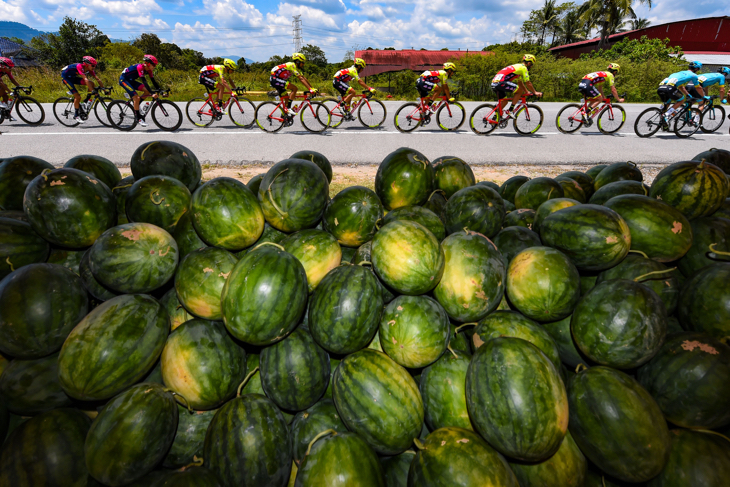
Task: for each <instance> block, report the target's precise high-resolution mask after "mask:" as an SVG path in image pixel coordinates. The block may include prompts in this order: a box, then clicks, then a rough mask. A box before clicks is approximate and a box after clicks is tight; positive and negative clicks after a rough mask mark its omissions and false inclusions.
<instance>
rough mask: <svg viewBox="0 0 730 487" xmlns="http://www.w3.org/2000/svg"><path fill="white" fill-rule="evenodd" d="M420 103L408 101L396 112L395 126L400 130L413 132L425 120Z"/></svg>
mask: <svg viewBox="0 0 730 487" xmlns="http://www.w3.org/2000/svg"><path fill="white" fill-rule="evenodd" d="M422 117H423V116H422V114H421V111H420V110H419V107H418V103H406V104H404V105H402V106H401V107H400V108H399V109H398V111H396V112H395V128H396V129H398V131H399V132H403V133H406V134H407V133H408V132H413V131H414V130H416V129H417V128H418V126H419V125H421V123H422V122H423V118H422Z"/></svg>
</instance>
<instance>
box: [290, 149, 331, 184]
mask: <svg viewBox="0 0 730 487" xmlns="http://www.w3.org/2000/svg"><path fill="white" fill-rule="evenodd" d="M289 159H303V160H305V161H309V162H313V163H315V164H316V165H317V167H319V168H320V169H321V170H322V172H323V173H324V175H325V176H327V182H328V183H331V182H332V164H330V161H329V159H327V157H325V156H324V154H320V153H319V152H315V151H313V150H300V151H299V152H295V153H294V154H292V155H291V156H289Z"/></svg>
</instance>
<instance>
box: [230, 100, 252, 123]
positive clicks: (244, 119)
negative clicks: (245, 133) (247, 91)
mask: <svg viewBox="0 0 730 487" xmlns="http://www.w3.org/2000/svg"><path fill="white" fill-rule="evenodd" d="M228 116H229V117H230V118H231V122H233V124H234V125H236V126H238V127H242V128H245V129H250V128H251V127H253V124H254V123H256V105H254V104H253V102H252V101H251V100H249V99H248V98H243V97H236V99H235V100H232V101H231V103H230V104H229V105H228Z"/></svg>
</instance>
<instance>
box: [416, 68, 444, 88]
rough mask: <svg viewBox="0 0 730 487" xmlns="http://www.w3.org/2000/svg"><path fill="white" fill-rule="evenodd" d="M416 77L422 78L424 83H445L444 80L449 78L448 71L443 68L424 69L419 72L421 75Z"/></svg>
mask: <svg viewBox="0 0 730 487" xmlns="http://www.w3.org/2000/svg"><path fill="white" fill-rule="evenodd" d="M418 79H419V80H421V79H422V80H423V81H425V82H426V83H431V84H438V83H446V81H447V80H448V79H449V73H447V72H446V71H444V70H443V69H442V70H440V71H424V72H423V73H421V76H419V78H418Z"/></svg>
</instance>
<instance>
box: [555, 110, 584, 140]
mask: <svg viewBox="0 0 730 487" xmlns="http://www.w3.org/2000/svg"><path fill="white" fill-rule="evenodd" d="M555 125H556V126H557V127H558V130H560V131H561V132H562V133H564V134H572V133H573V132H576V131H577V130H578V129H580V128H581V126H583V110H581V106H580V105H578V104H577V103H571V104H569V105H565V106H564V107H563V108H561V109H560V111H559V112H558V115H557V116H556V117H555Z"/></svg>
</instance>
